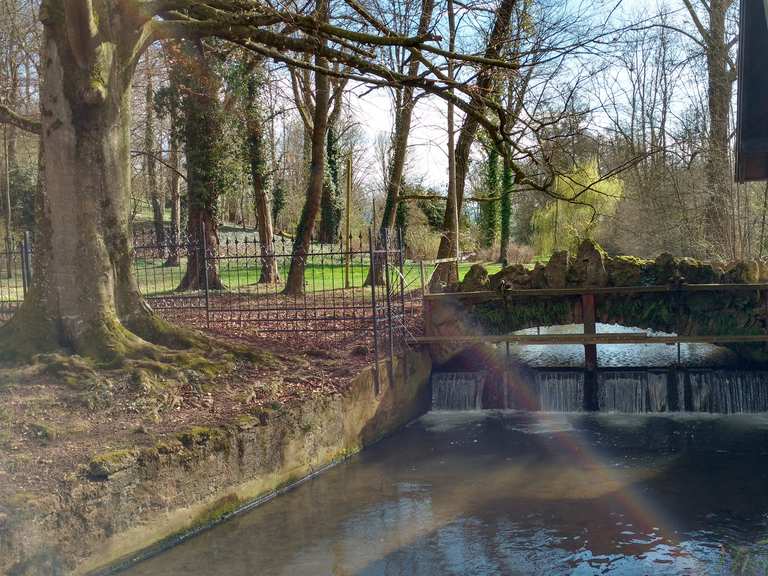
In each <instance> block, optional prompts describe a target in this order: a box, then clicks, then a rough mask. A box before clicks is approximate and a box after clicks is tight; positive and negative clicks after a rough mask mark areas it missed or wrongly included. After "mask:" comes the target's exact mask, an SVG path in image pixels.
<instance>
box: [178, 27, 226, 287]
mask: <svg viewBox="0 0 768 576" xmlns="http://www.w3.org/2000/svg"><path fill="white" fill-rule="evenodd" d="M182 46H183V53H184V56H185V58H184V62H183V66H184V67H185V72H186V73H185V75H184V77H185V84H186V86H185V88H186V89H185V90H184V140H185V144H186V146H185V147H186V151H187V198H188V219H187V237H188V238H189V240H190V242H191V248H190V251H189V252H190V253H189V257H188V258H187V271H186V274H184V277H183V278H182V279H181V282H180V283H179V286H178V288H177V290H179V291H183V290H201V289H213V290H221V289H223V288H224V285H223V284H222V282H221V279H220V277H219V273H218V268H217V266H216V256H217V255H218V253H219V233H218V230H219V225H218V218H217V210H218V200H219V195H220V194H221V192H222V190H221V181H222V171H223V169H224V168H223V164H222V160H223V155H224V151H223V141H222V140H223V134H222V111H221V103H220V102H219V90H218V89H219V81H218V78H217V77H216V75H215V74H214V72H213V71H212V70H211V69H210V66H209V65H208V61H207V55H206V54H205V51H204V49H203V46H202V43H201V42H199V41H197V42H194V43H193V42H191V41H184V42H182Z"/></svg>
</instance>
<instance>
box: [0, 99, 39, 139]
mask: <svg viewBox="0 0 768 576" xmlns="http://www.w3.org/2000/svg"><path fill="white" fill-rule="evenodd" d="M0 124H10V125H12V126H16V128H20V129H21V130H24V131H25V132H31V133H32V134H38V135H39V134H40V133H41V132H42V126H41V124H40V120H38V119H36V118H27V117H25V116H22V115H20V114H17V113H16V112H14V111H13V110H11V109H10V108H8V106H6V105H5V104H0Z"/></svg>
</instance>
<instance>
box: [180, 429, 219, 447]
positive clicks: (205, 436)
mask: <svg viewBox="0 0 768 576" xmlns="http://www.w3.org/2000/svg"><path fill="white" fill-rule="evenodd" d="M176 437H177V438H178V439H179V441H180V442H181V443H182V444H183V445H184V447H185V448H187V449H192V448H194V447H196V446H210V447H212V448H213V449H214V450H224V449H225V448H226V447H227V446H228V442H227V433H226V431H225V430H223V429H221V428H209V427H207V426H194V427H193V428H190V429H189V430H187V431H186V432H181V433H179V434H177V435H176Z"/></svg>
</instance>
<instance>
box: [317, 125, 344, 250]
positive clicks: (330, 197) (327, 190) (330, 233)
mask: <svg viewBox="0 0 768 576" xmlns="http://www.w3.org/2000/svg"><path fill="white" fill-rule="evenodd" d="M342 213H343V203H342V199H341V182H339V143H338V135H337V133H336V129H335V126H334V124H333V123H329V126H328V132H327V138H326V158H325V179H324V180H323V197H322V199H321V201H320V225H319V227H318V228H319V229H318V240H320V242H322V243H323V244H333V243H335V242H337V241H338V240H339V225H340V224H341V215H342Z"/></svg>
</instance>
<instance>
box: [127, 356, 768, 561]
mask: <svg viewBox="0 0 768 576" xmlns="http://www.w3.org/2000/svg"><path fill="white" fill-rule="evenodd" d="M662 348H667V347H663V346H662ZM562 352H565V353H566V357H567V356H568V354H571V352H569V351H568V350H561V351H560V352H559V353H562ZM572 352H573V354H575V351H572ZM710 352H714V353H715V354H721V352H720V351H718V350H714V351H712V350H710ZM543 353H546V354H548V355H550V356H549V357H548V360H547V362H549V363H554V364H558V365H560V364H563V357H562V356H561V357H559V358H556V361H555V360H553V358H554V357H553V356H551V354H555V353H554V352H552V351H546V352H539V351H536V350H527V351H521V350H517V351H515V354H518V355H519V356H518V361H520V359H521V358H522V357H524V356H525V355H526V354H528V355H533V357H539V358H540V357H541V354H543ZM661 353H662V354H673V355H674V357H675V360H676V351H675V350H674V348H673V349H671V350H662V352H661ZM689 353H690V358H689V359H691V360H696V362H693V361H691V364H706V362H702V361H706V360H707V359H711V355H709V354H708V353H707V350H706V349H705V350H693V351H689ZM618 354H619V355H620V356H622V357H621V358H616V357H615V356H612V355H611V353H610V352H609V351H608V352H606V351H601V360H602V362H604V363H606V364H607V365H609V366H612V367H613V368H621V366H622V362H625V361H627V359H629V360H630V361H631V365H632V366H635V367H636V366H637V362H636V360H637V357H632V356H631V354H629V352H627V351H626V350H618ZM628 354H629V355H628ZM537 355H538V356H537ZM651 356H653V354H651ZM651 356H647V355H646V357H644V358H642V359H643V360H645V361H648V360H649V359H651ZM566 359H567V358H566ZM657 360H659V361H658V362H657V363H656V364H652V363H651V364H649V365H650V366H655V367H656V368H661V367H664V365H665V362H663V361H662V360H663V359H659V358H657ZM667 360H668V358H667ZM528 361H529V362H530V363H531V364H535V361H532V360H531V358H530V357H529V359H528ZM611 363H613V364H611ZM606 364H604V365H606ZM544 367H545V368H546V362H545V363H544ZM560 367H562V366H560ZM656 368H654V369H656ZM708 369H711V367H710V368H708ZM730 369H731V370H737V371H738V366H731V367H730ZM633 370H634V371H635V372H636V368H635V369H633ZM742 372H744V373H746V371H744V370H742ZM711 373H718V372H717V371H714V372H711ZM752 379H753V384H752V385H753V387H754V390H755V394H757V395H758V396H759V395H760V394H763V392H764V390H765V389H766V387H767V386H768V385H767V384H766V382H768V378H764V377H763V376H762V375H760V374H759V373H754V374H753V376H752ZM460 380H461V379H457V378H455V377H454V378H453V379H452V380H451V379H446V380H445V381H446V382H448V384H446V386H448V388H450V387H454V389H452V391H451V392H450V393H451V394H453V396H451V398H452V399H451V400H447V398H448V396H446V397H445V398H443V399H442V401H443V402H453V403H454V407H455V408H460V410H452V411H446V410H434V411H432V412H431V413H429V414H427V415H425V416H423V417H422V418H421V419H419V420H417V421H416V422H414V423H412V424H411V425H410V426H408V427H407V428H406V429H405V430H403V431H402V432H401V433H399V434H397V435H396V436H394V437H392V438H389V439H387V440H384V441H382V442H380V443H379V444H377V445H375V446H373V447H371V448H370V449H368V450H366V451H365V452H363V453H362V454H360V455H358V456H356V457H354V458H352V459H350V460H349V461H347V462H345V463H343V464H340V465H338V466H336V467H335V468H333V469H331V470H329V471H327V472H326V473H324V474H322V475H321V476H319V477H317V478H315V479H314V480H311V481H309V482H306V483H304V484H302V485H301V486H299V487H298V488H296V489H294V490H292V491H290V492H288V493H286V494H284V495H282V496H280V497H278V498H276V499H274V500H273V501H271V502H269V503H267V504H265V505H263V506H261V507H259V508H256V509H255V510H253V511H251V512H249V513H246V514H243V515H241V516H238V517H236V518H234V519H232V520H231V521H229V522H226V523H224V524H221V525H219V526H217V527H215V528H214V529H212V530H209V531H206V532H204V533H202V534H200V535H199V536H197V537H195V538H192V539H190V540H188V541H186V542H184V543H183V544H181V545H179V546H177V547H175V548H173V549H171V550H169V551H167V552H165V553H163V554H161V555H159V556H156V557H154V558H152V559H150V560H147V561H145V562H143V563H140V564H137V565H135V566H134V567H132V568H131V569H129V570H128V571H127V572H126V573H127V574H129V575H132V576H143V575H154V576H159V575H171V574H173V575H175V574H185V575H187V576H198V575H200V576H202V575H211V574H226V575H230V576H246V575H248V576H251V575H264V576H268V575H286V576H288V575H290V576H301V575H307V576H310V575H311V576H318V575H326V574H328V575H338V576H342V575H344V576H346V575H371V576H373V575H381V576H406V575H427V576H432V575H434V576H437V575H441V576H442V575H454V574H455V575H465V574H476V575H516V574H521V575H523V574H525V575H527V574H536V575H538V574H541V575H555V574H578V575H582V574H583V575H587V574H622V575H636V574H637V575H640V574H653V575H656V574H659V575H661V574H663V575H667V574H669V575H678V574H682V575H699V574H766V573H768V544H766V542H768V414H764V413H756V414H746V413H732V414H713V413H691V412H664V413H643V414H639V413H638V414H626V413H619V412H617V411H615V410H610V411H606V412H604V413H594V414H591V413H578V412H560V413H558V412H552V411H521V410H478V409H477V408H479V403H480V402H479V400H478V398H479V397H480V396H479V394H480V395H481V393H480V392H478V390H477V389H475V390H474V392H472V393H468V394H465V395H462V394H460V393H458V392H457V391H456V390H457V388H456V386H458V385H459V383H460ZM647 380H648V379H647V378H646V381H647ZM651 380H652V379H651ZM467 382H469V383H470V385H471V386H481V385H482V384H481V383H479V380H477V379H476V380H472V378H471V377H470V378H469V379H468V380H467ZM473 382H474V383H473ZM465 383H466V382H465ZM739 385H740V384H739V381H737V380H732V381H731V382H730V384H723V385H722V387H724V389H725V388H727V387H734V386H739ZM448 388H446V390H447V389H448ZM462 390H463V389H462ZM644 390H645V392H643V397H644V398H648V395H647V390H648V389H647V388H645V389H644ZM446 394H447V392H446ZM604 394H605V393H604ZM438 400H440V399H438ZM747 407H748V406H747ZM736 408H739V407H738V406H735V407H734V409H732V410H730V411H731V412H749V411H751V410H741V409H736ZM742 408H743V407H742ZM638 412H648V411H647V410H642V411H640V410H638Z"/></svg>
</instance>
